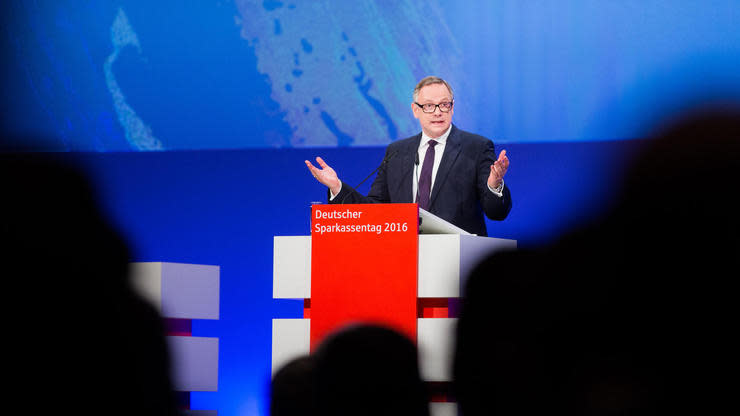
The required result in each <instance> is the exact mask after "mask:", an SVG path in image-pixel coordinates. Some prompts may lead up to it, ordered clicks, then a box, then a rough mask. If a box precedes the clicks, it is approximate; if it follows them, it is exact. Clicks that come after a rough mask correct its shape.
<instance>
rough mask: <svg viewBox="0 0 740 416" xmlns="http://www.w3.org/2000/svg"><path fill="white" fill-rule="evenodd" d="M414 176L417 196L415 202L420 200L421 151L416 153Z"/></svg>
mask: <svg viewBox="0 0 740 416" xmlns="http://www.w3.org/2000/svg"><path fill="white" fill-rule="evenodd" d="M414 178H415V179H416V198H415V199H414V202H419V151H418V150H417V151H416V153H414Z"/></svg>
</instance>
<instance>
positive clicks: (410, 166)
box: [396, 133, 421, 202]
mask: <svg viewBox="0 0 740 416" xmlns="http://www.w3.org/2000/svg"><path fill="white" fill-rule="evenodd" d="M420 142H421V133H419V134H418V135H416V136H415V137H414V140H411V142H410V144H409V145H408V148H406V149H404V150H402V152H403V156H402V161H401V163H403V165H402V169H401V180H400V181H399V184H398V190H397V192H398V193H397V194H396V195H399V197H400V200H399V202H414V199H413V197H414V189H413V184H414V180H415V179H414V161H415V160H416V158H415V157H414V154H415V153H416V152H418V151H419V143H420ZM399 156H400V155H399Z"/></svg>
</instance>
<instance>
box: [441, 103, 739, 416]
mask: <svg viewBox="0 0 740 416" xmlns="http://www.w3.org/2000/svg"><path fill="white" fill-rule="evenodd" d="M738 172H740V117H738V113H736V112H731V111H721V112H715V113H700V114H697V115H692V116H691V117H688V118H684V119H681V120H679V121H678V122H676V123H673V124H671V125H667V126H664V127H663V128H661V129H660V130H658V131H657V132H656V134H655V136H654V137H653V138H652V139H651V140H650V141H649V142H648V143H647V146H646V148H645V149H644V151H643V152H641V153H640V155H639V156H638V157H637V158H636V160H635V161H634V163H633V164H632V165H631V167H630V169H629V171H628V175H627V177H626V178H625V181H624V184H625V186H624V188H623V189H621V190H615V192H618V195H619V197H618V202H617V203H616V204H615V205H614V209H613V210H612V211H611V212H609V213H608V215H606V216H605V217H604V218H603V219H602V220H601V221H599V222H596V223H594V224H590V225H588V226H584V227H583V228H582V229H579V230H576V231H574V232H572V233H571V234H569V235H567V236H565V237H564V238H563V239H562V240H561V241H559V242H558V243H556V244H553V245H552V246H550V247H546V248H542V249H539V250H530V251H527V250H521V251H518V252H510V253H499V254H495V255H493V256H491V257H489V258H488V259H486V260H485V261H483V262H482V263H481V264H480V265H479V266H478V267H477V268H476V269H475V270H474V271H473V272H472V273H471V275H470V277H469V280H468V282H467V284H466V287H465V290H464V299H463V303H462V307H461V315H460V320H459V325H458V329H457V347H456V353H455V369H454V377H455V388H456V394H457V397H458V400H459V404H460V408H461V411H462V413H463V415H464V416H474V415H482V414H496V415H517V414H568V415H638V414H639V415H643V414H673V413H678V412H693V413H697V414H707V413H712V412H714V411H717V410H718V409H721V408H723V407H726V406H728V405H729V406H730V407H731V408H734V407H735V406H736V405H735V404H734V403H732V398H733V397H734V396H733V394H732V393H731V391H730V390H729V388H728V385H727V384H726V382H725V377H723V374H725V373H726V372H728V371H729V370H728V368H730V363H731V362H732V361H733V360H734V356H735V354H736V351H737V349H736V347H737V342H736V341H734V338H735V337H734V334H733V332H734V330H733V328H734V327H736V323H735V318H734V316H735V315H736V312H735V309H736V307H735V306H733V305H735V302H736V300H735V299H734V298H735V293H736V291H735V290H734V289H733V287H734V277H736V276H737V270H738V265H739V263H738V261H739V260H740V256H738V254H740V244H738V241H739V240H738V238H740V229H739V228H738V224H739V221H740V216H738V213H740V205H738V203H737V202H736V201H737V197H736V195H735V194H737V193H738V189H740V188H739V187H738V186H737V178H738V176H739V175H738Z"/></svg>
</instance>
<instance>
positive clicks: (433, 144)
mask: <svg viewBox="0 0 740 416" xmlns="http://www.w3.org/2000/svg"><path fill="white" fill-rule="evenodd" d="M437 143H438V142H437V141H436V140H429V141H428V142H427V144H428V145H429V147H434V146H435V145H436V144H437Z"/></svg>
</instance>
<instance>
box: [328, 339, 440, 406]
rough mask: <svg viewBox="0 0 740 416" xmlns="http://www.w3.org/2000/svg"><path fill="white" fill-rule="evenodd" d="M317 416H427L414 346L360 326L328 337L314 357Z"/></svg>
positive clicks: (425, 398)
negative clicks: (318, 415)
mask: <svg viewBox="0 0 740 416" xmlns="http://www.w3.org/2000/svg"><path fill="white" fill-rule="evenodd" d="M314 356H315V359H316V387H317V405H318V411H319V414H321V415H322V416H338V415H360V416H362V415H368V416H369V415H379V414H382V415H399V416H401V415H403V416H417V415H418V416H426V415H428V414H429V404H428V402H427V400H428V399H427V394H426V390H425V386H424V383H423V382H422V381H421V377H420V375H419V366H418V356H417V350H416V346H415V345H414V344H413V342H412V341H411V340H409V339H408V338H407V337H405V336H404V335H402V334H400V333H398V332H396V331H394V330H392V329H388V328H385V327H381V326H374V325H360V326H353V327H348V328H346V329H343V330H341V331H339V332H337V333H335V334H333V335H331V336H330V337H328V338H327V339H326V340H325V341H324V342H322V343H321V345H320V346H319V347H318V348H317V350H316V352H315V353H314Z"/></svg>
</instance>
